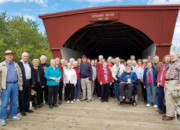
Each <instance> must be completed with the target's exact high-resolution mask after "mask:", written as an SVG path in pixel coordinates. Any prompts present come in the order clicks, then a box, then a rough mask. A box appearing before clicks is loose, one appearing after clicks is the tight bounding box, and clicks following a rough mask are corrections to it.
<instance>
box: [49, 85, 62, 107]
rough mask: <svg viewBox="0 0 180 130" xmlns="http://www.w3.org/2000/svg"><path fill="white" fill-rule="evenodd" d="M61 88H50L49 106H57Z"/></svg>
mask: <svg viewBox="0 0 180 130" xmlns="http://www.w3.org/2000/svg"><path fill="white" fill-rule="evenodd" d="M58 90H59V86H48V104H49V105H55V104H56V102H57V94H58Z"/></svg>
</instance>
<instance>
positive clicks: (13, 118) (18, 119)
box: [9, 116, 21, 121]
mask: <svg viewBox="0 0 180 130" xmlns="http://www.w3.org/2000/svg"><path fill="white" fill-rule="evenodd" d="M20 120H21V118H19V117H17V116H14V117H10V118H9V121H20Z"/></svg>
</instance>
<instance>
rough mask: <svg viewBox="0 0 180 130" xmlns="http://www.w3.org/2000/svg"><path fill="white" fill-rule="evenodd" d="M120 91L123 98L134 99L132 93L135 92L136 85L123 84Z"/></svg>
mask: <svg viewBox="0 0 180 130" xmlns="http://www.w3.org/2000/svg"><path fill="white" fill-rule="evenodd" d="M119 90H120V96H121V97H123V96H124V97H126V98H129V99H130V98H131V97H132V93H133V90H134V85H133V84H125V83H121V84H120V86H119Z"/></svg>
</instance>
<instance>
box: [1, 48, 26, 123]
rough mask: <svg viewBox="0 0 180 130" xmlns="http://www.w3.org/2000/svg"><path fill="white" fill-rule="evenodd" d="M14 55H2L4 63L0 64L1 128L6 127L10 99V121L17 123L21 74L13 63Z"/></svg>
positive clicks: (7, 52) (10, 53) (11, 53)
mask: <svg viewBox="0 0 180 130" xmlns="http://www.w3.org/2000/svg"><path fill="white" fill-rule="evenodd" d="M14 55H15V53H14V52H12V51H10V50H7V51H6V52H5V53H4V57H5V59H6V60H5V61H3V62H1V63H0V93H1V103H2V104H1V111H0V118H1V126H5V125H6V118H7V107H8V102H9V99H10V118H9V120H10V121H19V120H20V118H19V117H17V104H18V103H17V101H18V89H19V90H20V91H22V89H23V88H22V85H23V83H22V72H21V69H20V67H19V66H18V64H17V63H15V62H14V61H13V58H14Z"/></svg>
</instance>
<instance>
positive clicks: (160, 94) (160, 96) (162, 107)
mask: <svg viewBox="0 0 180 130" xmlns="http://www.w3.org/2000/svg"><path fill="white" fill-rule="evenodd" d="M158 108H159V110H161V111H163V112H164V113H165V112H166V106H165V105H164V87H162V86H159V87H158Z"/></svg>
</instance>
